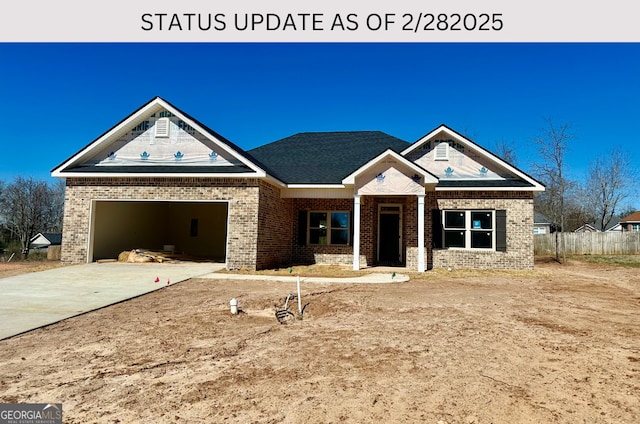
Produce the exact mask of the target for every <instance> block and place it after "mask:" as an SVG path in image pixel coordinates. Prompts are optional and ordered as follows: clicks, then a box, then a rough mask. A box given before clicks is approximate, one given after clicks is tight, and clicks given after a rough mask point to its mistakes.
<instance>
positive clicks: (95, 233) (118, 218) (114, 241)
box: [89, 200, 229, 262]
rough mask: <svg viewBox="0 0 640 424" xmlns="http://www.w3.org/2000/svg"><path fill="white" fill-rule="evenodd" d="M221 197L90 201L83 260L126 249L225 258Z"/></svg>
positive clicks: (226, 207)
mask: <svg viewBox="0 0 640 424" xmlns="http://www.w3.org/2000/svg"><path fill="white" fill-rule="evenodd" d="M228 210H229V205H228V203H227V202H169V201H148V202H143V201H120V200H119V201H95V202H94V204H93V213H92V222H91V242H90V248H89V261H91V262H92V261H97V260H100V259H115V258H117V257H118V255H119V254H120V253H121V252H123V251H127V250H132V249H147V250H158V251H161V250H163V249H164V248H165V247H166V246H172V247H173V248H174V250H175V252H176V253H182V254H185V255H187V256H190V257H193V258H194V259H204V260H211V261H215V262H226V246H227V220H228V219H227V217H228Z"/></svg>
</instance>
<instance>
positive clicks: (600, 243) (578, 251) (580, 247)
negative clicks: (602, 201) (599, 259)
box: [533, 232, 640, 255]
mask: <svg viewBox="0 0 640 424" xmlns="http://www.w3.org/2000/svg"><path fill="white" fill-rule="evenodd" d="M564 236H565V246H566V249H567V255H637V254H640V233H637V232H624V233H623V232H615V233H614V232H611V233H565V235H564ZM533 239H534V252H535V254H536V255H539V254H547V253H555V251H556V235H555V233H554V234H536V235H534V236H533ZM558 243H560V247H562V233H559V234H558Z"/></svg>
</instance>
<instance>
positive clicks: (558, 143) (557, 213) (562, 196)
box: [533, 119, 574, 263]
mask: <svg viewBox="0 0 640 424" xmlns="http://www.w3.org/2000/svg"><path fill="white" fill-rule="evenodd" d="M546 123H547V127H546V129H544V130H543V131H542V134H541V135H540V136H538V137H536V138H534V139H533V141H534V143H535V144H536V145H537V146H538V153H539V155H540V162H537V163H534V164H533V169H534V171H535V173H536V175H537V176H538V177H539V178H540V179H541V180H542V181H543V182H544V183H545V185H546V191H544V192H543V193H541V194H540V195H539V196H537V199H536V200H537V202H538V204H539V205H540V204H541V203H542V204H543V205H544V206H543V207H542V209H543V210H542V212H543V213H545V214H546V215H547V216H549V218H551V219H552V220H553V221H554V222H555V223H556V224H560V228H561V232H562V235H561V242H562V247H561V250H562V263H566V261H567V254H566V249H565V243H564V231H565V214H566V210H565V203H566V199H567V195H568V192H569V190H570V188H571V187H572V186H573V183H572V182H571V181H570V180H569V179H567V172H566V163H565V156H566V154H567V151H568V150H569V142H570V141H571V140H573V138H574V135H573V134H572V133H571V128H570V126H569V125H568V124H562V125H556V124H554V123H553V121H551V120H550V119H547V120H546ZM558 236H559V235H558V232H556V260H557V261H558V262H560V248H559V243H558V242H559V240H558Z"/></svg>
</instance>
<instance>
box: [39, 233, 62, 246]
mask: <svg viewBox="0 0 640 424" xmlns="http://www.w3.org/2000/svg"><path fill="white" fill-rule="evenodd" d="M42 235H43V236H44V237H45V238H46V239H47V240H49V242H50V243H51V244H52V245H54V246H57V245H60V244H62V233H42Z"/></svg>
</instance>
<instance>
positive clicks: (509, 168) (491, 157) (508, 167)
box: [402, 125, 544, 191]
mask: <svg viewBox="0 0 640 424" xmlns="http://www.w3.org/2000/svg"><path fill="white" fill-rule="evenodd" d="M439 132H445V133H447V135H449V137H451V138H453V139H455V140H456V141H458V142H460V143H461V144H463V145H465V146H467V147H469V148H471V149H473V150H475V151H477V152H478V153H479V154H480V155H481V156H484V157H485V158H487V159H489V160H490V161H492V162H495V163H497V164H498V165H500V166H501V167H503V168H505V169H506V170H507V171H509V172H511V173H513V174H515V175H517V176H518V177H520V178H522V179H523V180H525V181H526V182H528V183H530V184H532V185H533V186H534V189H532V191H544V186H543V185H542V184H540V183H539V182H538V181H536V180H535V179H533V178H532V177H530V176H528V175H527V174H525V173H524V172H522V171H520V170H519V169H518V168H516V167H514V166H513V165H511V164H509V163H508V162H506V161H504V160H503V159H501V158H499V157H498V156H496V155H494V154H493V153H491V152H489V151H488V150H486V149H485V148H483V147H482V146H480V145H478V144H476V143H474V142H473V141H471V140H469V139H468V138H466V137H465V136H463V135H461V134H458V133H457V132H455V131H453V130H451V129H450V128H448V127H446V126H445V125H440V126H439V127H437V128H436V129H434V130H433V131H431V132H430V133H428V134H427V135H425V136H423V137H421V138H420V139H418V140H417V141H416V142H414V143H413V144H412V145H411V146H409V147H407V148H406V149H404V150H403V151H402V156H406V155H407V154H409V153H411V152H412V151H414V150H415V149H417V148H419V147H420V146H421V145H422V144H423V143H424V142H425V141H426V140H428V139H430V138H431V137H433V136H434V135H436V134H437V133H439Z"/></svg>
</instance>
